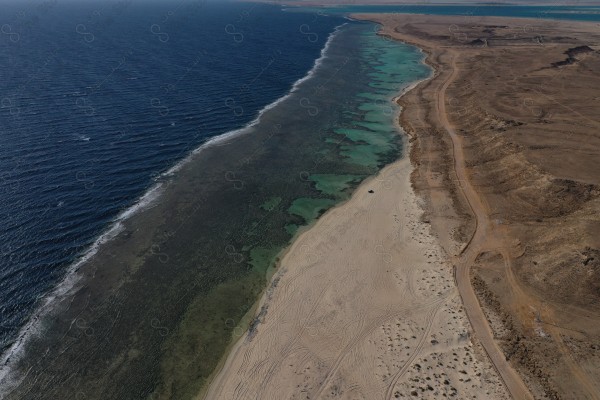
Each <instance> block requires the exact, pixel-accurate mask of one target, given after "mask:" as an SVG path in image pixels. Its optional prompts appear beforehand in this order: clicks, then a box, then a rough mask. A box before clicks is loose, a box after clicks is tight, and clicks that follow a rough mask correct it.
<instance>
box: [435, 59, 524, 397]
mask: <svg viewBox="0 0 600 400" xmlns="http://www.w3.org/2000/svg"><path fill="white" fill-rule="evenodd" d="M448 54H449V55H450V56H451V57H452V72H451V74H450V75H449V76H448V79H446V81H445V82H444V84H443V85H442V87H441V89H440V91H439V92H438V98H437V111H438V115H439V120H440V122H441V123H442V125H443V126H444V128H445V129H446V131H447V132H448V134H449V135H450V138H451V139H452V152H453V156H454V170H455V173H456V178H457V180H458V187H459V188H460V189H461V191H462V193H463V195H464V197H465V199H466V200H467V202H468V203H469V206H470V207H471V210H472V211H473V214H474V216H475V218H476V227H475V232H474V234H473V237H472V238H471V240H470V241H469V242H468V244H467V246H466V247H465V248H463V250H462V251H461V254H459V255H458V256H457V257H456V259H455V268H456V272H455V274H456V275H455V276H456V283H457V286H458V291H459V293H460V295H461V298H462V301H463V305H464V307H465V311H466V313H467V316H468V318H469V321H470V322H471V326H472V328H473V331H474V333H475V335H476V337H477V339H478V340H479V342H480V343H481V345H482V346H483V348H484V349H485V351H486V353H487V355H488V356H489V358H490V360H491V362H492V364H493V365H494V367H495V368H496V370H497V371H498V373H499V374H500V376H501V378H502V380H503V381H504V384H505V385H506V387H507V389H508V391H509V392H510V394H511V396H512V397H513V398H514V399H519V400H520V399H533V396H532V395H531V393H530V392H529V389H528V388H527V386H526V385H525V383H524V382H523V380H522V379H521V377H520V376H519V374H518V373H517V372H516V371H515V370H514V369H513V368H512V366H511V365H510V364H509V362H508V361H507V360H506V358H505V356H504V353H503V352H502V350H501V349H500V348H499V347H498V345H497V344H496V341H495V340H494V335H493V333H492V330H491V329H490V327H489V325H488V322H487V319H486V317H485V315H484V313H483V310H482V308H481V305H480V304H479V301H478V300H477V296H476V295H475V291H474V289H473V286H472V285H471V279H470V268H471V266H472V265H473V264H474V263H475V259H476V258H477V256H478V255H479V254H480V253H481V251H482V250H483V249H484V248H489V247H497V246H493V245H492V246H490V245H491V244H493V243H494V242H496V241H497V240H498V239H497V238H495V237H494V234H493V232H492V230H493V227H492V225H491V221H490V219H489V216H488V210H487V208H486V205H485V203H484V201H483V199H482V198H481V197H480V196H479V194H478V193H477V192H476V191H475V189H474V187H473V185H472V184H471V181H470V178H469V174H468V173H467V170H466V163H465V156H464V152H463V144H462V140H461V138H460V136H458V135H457V134H456V132H455V131H454V128H453V127H452V125H451V124H450V122H449V120H448V115H447V112H446V103H445V100H446V89H447V88H448V86H449V85H450V84H451V83H452V82H453V81H454V80H455V79H456V76H457V74H458V70H457V68H456V61H457V58H458V55H457V53H456V52H454V51H452V50H448Z"/></svg>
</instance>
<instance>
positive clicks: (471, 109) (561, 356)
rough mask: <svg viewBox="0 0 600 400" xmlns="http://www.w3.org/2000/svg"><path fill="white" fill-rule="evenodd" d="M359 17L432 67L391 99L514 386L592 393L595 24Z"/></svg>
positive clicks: (598, 42) (599, 344)
mask: <svg viewBox="0 0 600 400" xmlns="http://www.w3.org/2000/svg"><path fill="white" fill-rule="evenodd" d="M356 17H357V18H364V19H369V20H374V21H377V22H380V23H381V24H382V25H383V28H382V31H381V34H383V35H386V36H388V37H390V38H394V39H398V40H403V41H406V42H408V43H412V44H415V45H417V46H419V47H421V48H422V49H424V50H425V51H426V52H427V53H428V58H427V62H428V63H429V64H430V65H431V66H432V67H433V68H435V70H436V75H435V77H434V78H433V79H431V80H429V81H427V82H424V83H423V84H421V85H420V86H419V87H418V88H417V89H416V90H413V91H411V92H409V93H408V94H407V95H405V96H403V97H402V98H401V99H400V103H401V104H402V106H403V107H404V112H403V114H402V117H401V122H402V125H403V126H404V128H405V129H406V130H407V132H408V133H409V134H410V135H411V137H412V139H411V141H412V144H413V145H412V147H411V148H412V151H411V160H412V162H413V164H414V165H415V166H416V169H415V171H414V173H413V175H412V182H413V185H414V188H415V190H416V191H417V193H418V194H419V195H420V196H421V197H422V198H423V199H425V203H426V206H425V208H426V210H427V211H426V219H427V220H430V221H431V224H432V228H433V232H434V234H435V235H436V237H437V238H438V239H439V241H440V243H441V246H442V248H444V249H445V250H446V253H447V254H449V255H450V256H451V259H452V263H453V264H454V266H455V270H456V274H455V277H456V282H457V285H458V288H459V292H460V295H461V299H462V301H463V305H464V307H465V309H466V312H467V315H468V316H469V320H470V323H471V326H472V328H473V331H474V336H475V338H476V339H477V340H479V341H480V342H481V343H482V345H483V347H484V348H485V350H486V352H487V354H488V356H489V357H490V359H491V360H492V361H493V362H494V365H495V366H496V367H498V366H500V369H499V372H500V374H501V375H502V377H503V381H504V383H505V384H506V385H507V388H508V389H509V391H510V393H511V394H512V396H513V397H514V398H523V397H522V396H527V397H529V396H533V397H534V398H540V399H541V398H552V399H595V398H600V260H599V255H600V250H599V249H600V213H599V210H600V199H599V197H600V186H599V185H600V168H599V167H598V159H599V156H600V133H599V128H600V119H599V118H598V117H599V115H600V105H599V104H600V103H599V100H600V74H598V71H600V53H599V52H598V49H600V26H599V25H598V24H592V23H578V22H558V21H548V20H528V19H506V18H491V17H446V16H444V17H441V16H415V15H377V16H374V15H363V16H356ZM449 204H450V205H451V206H449ZM457 243H460V245H459V247H457ZM498 349H500V351H501V352H502V354H498ZM507 362H508V363H509V364H510V366H507V365H506V363H507ZM510 367H512V368H514V370H516V371H517V372H518V375H519V376H520V377H521V378H522V380H523V382H524V383H525V385H526V386H527V389H528V391H529V392H530V393H525V392H523V391H522V390H523V387H522V386H521V383H520V382H518V378H517V377H516V376H515V374H514V373H513V371H511V370H510ZM517 393H519V394H517Z"/></svg>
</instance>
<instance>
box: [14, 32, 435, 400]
mask: <svg viewBox="0 0 600 400" xmlns="http://www.w3.org/2000/svg"><path fill="white" fill-rule="evenodd" d="M375 28H376V26H375V25H374V24H371V23H362V22H350V23H347V24H346V25H344V26H342V27H340V28H339V30H338V31H337V33H335V34H334V35H333V36H331V37H330V40H329V41H328V43H329V44H328V45H327V46H326V48H325V50H324V52H323V56H322V57H321V59H320V60H319V61H318V63H317V66H316V67H315V68H314V69H313V71H312V72H311V73H310V74H309V76H307V77H306V79H303V80H302V81H301V82H300V83H298V84H297V85H296V86H295V88H294V90H293V91H292V92H291V93H290V94H289V95H288V96H286V97H284V98H282V99H280V100H279V101H278V102H277V103H276V104H273V105H272V107H270V108H268V110H266V111H265V112H264V113H263V114H262V115H261V117H260V119H259V120H258V121H257V123H255V124H253V125H251V126H249V127H247V128H245V129H243V130H241V131H240V132H238V134H237V135H234V136H232V137H231V138H230V139H228V140H225V141H221V142H219V143H218V144H215V145H212V146H209V147H206V148H204V149H203V150H202V151H200V152H198V153H197V154H196V155H195V156H194V157H192V158H191V159H190V161H189V162H187V163H186V164H184V165H183V166H182V167H181V169H180V170H179V171H178V172H176V173H175V174H173V175H172V176H168V177H167V178H166V179H165V182H164V190H163V191H162V194H161V195H160V197H159V198H158V199H157V200H156V201H155V202H154V203H153V204H152V207H150V208H147V209H144V210H142V211H140V212H139V213H138V214H136V215H134V216H133V217H131V218H130V219H129V220H126V221H124V223H123V231H122V232H121V233H120V234H119V235H118V236H116V237H115V238H114V239H113V240H111V241H109V242H108V243H106V244H105V245H103V246H101V248H100V249H99V251H98V253H97V254H96V255H95V256H94V257H93V258H92V259H90V261H89V262H87V263H86V264H85V265H83V266H82V267H81V268H80V271H79V275H80V276H81V280H80V281H79V282H78V283H77V284H76V285H75V286H74V287H73V289H72V290H71V291H70V292H68V293H66V294H64V295H61V296H59V297H58V298H57V299H56V300H55V302H54V303H55V304H54V308H53V311H52V312H50V313H49V314H47V315H45V316H43V317H42V318H41V324H40V325H41V326H42V331H43V333H44V334H43V335H40V336H36V337H32V338H30V339H29V341H27V343H26V345H25V347H24V353H22V354H23V355H24V356H23V357H22V358H20V359H17V360H16V361H14V369H13V371H15V372H16V373H17V375H18V374H19V373H24V372H25V371H27V379H25V380H23V381H22V382H21V384H20V385H18V386H17V387H16V388H15V390H14V391H13V392H12V393H11V394H10V395H9V396H7V398H9V399H13V398H14V399H18V398H23V397H27V398H35V399H38V398H39V399H45V398H52V399H54V398H70V397H73V393H76V394H77V396H76V397H77V398H82V399H95V398H99V399H106V398H118V399H129V398H177V399H187V398H193V397H194V395H195V394H197V393H198V391H199V390H200V389H201V388H202V386H203V385H204V384H205V382H206V380H207V379H208V377H209V376H210V374H211V372H212V371H213V370H214V368H215V366H216V365H217V363H218V362H219V360H220V359H221V357H222V356H223V354H224V352H225V350H226V348H227V346H228V345H230V344H231V343H232V341H233V340H235V339H237V338H239V337H240V335H242V334H244V331H245V329H246V328H248V327H249V328H250V334H251V333H252V332H253V331H254V330H255V329H259V330H260V329H261V318H264V317H265V314H261V316H260V317H259V318H258V319H256V320H253V319H252V315H253V313H252V306H253V304H255V301H256V300H257V299H258V297H259V296H260V294H261V293H262V291H263V290H264V288H265V286H266V284H267V283H268V279H269V272H270V271H272V270H273V268H274V266H275V265H276V263H277V257H278V255H279V254H280V252H281V251H282V249H284V248H285V247H286V246H287V245H289V243H290V241H291V240H292V239H293V236H294V234H295V233H296V232H297V230H298V228H299V227H302V226H307V225H308V224H310V223H312V222H314V220H315V219H316V218H318V217H319V216H320V215H321V214H322V213H323V212H325V211H326V210H327V209H329V208H331V207H333V206H334V205H335V204H338V203H339V202H340V201H343V200H345V199H347V198H348V197H349V196H350V194H351V192H352V189H353V188H355V187H356V185H358V184H359V183H360V182H361V181H362V180H363V179H365V178H366V177H367V176H370V175H373V174H375V173H376V172H377V171H378V170H379V169H381V168H382V167H383V166H384V165H386V164H388V163H389V162H391V161H393V160H395V159H397V158H398V157H400V156H401V155H402V143H403V139H402V136H401V135H400V134H399V132H398V131H397V130H396V127H395V118H396V116H397V112H398V109H397V107H396V106H395V105H394V104H393V102H392V99H393V97H394V96H396V95H398V93H400V91H401V90H402V89H403V88H405V87H406V86H408V85H410V84H411V83H413V82H415V81H417V80H420V79H423V78H425V77H427V76H428V75H429V69H428V68H427V67H426V66H425V65H424V64H422V59H423V54H422V53H421V52H420V51H419V50H418V49H416V48H414V47H411V46H408V45H405V44H402V43H398V42H393V41H389V40H386V39H384V38H382V37H379V36H377V35H376V33H375V32H376V29H375ZM281 267H282V268H285V266H281ZM266 317H267V318H268V312H267V314H266ZM182 366H184V367H182Z"/></svg>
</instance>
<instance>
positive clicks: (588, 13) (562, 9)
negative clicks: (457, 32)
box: [288, 4, 600, 21]
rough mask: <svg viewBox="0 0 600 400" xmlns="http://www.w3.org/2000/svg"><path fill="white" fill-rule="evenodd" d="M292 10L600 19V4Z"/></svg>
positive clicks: (345, 6)
mask: <svg viewBox="0 0 600 400" xmlns="http://www.w3.org/2000/svg"><path fill="white" fill-rule="evenodd" d="M288 10H289V11H302V12H317V13H321V14H351V13H406V14H432V15H465V16H470V15H472V16H497V17H520V18H543V19H569V20H577V21H600V6H597V7H594V6H566V5H565V6H519V5H487V4H485V5H484V4H471V5H415V4H407V5H343V6H332V7H319V8H317V7H302V8H289V9H288Z"/></svg>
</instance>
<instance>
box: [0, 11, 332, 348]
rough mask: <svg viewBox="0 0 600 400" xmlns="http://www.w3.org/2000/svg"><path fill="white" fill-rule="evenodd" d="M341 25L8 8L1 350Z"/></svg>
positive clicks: (0, 125) (282, 17) (216, 14)
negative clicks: (171, 172) (131, 214)
mask: <svg viewBox="0 0 600 400" xmlns="http://www.w3.org/2000/svg"><path fill="white" fill-rule="evenodd" d="M340 23H341V19H340V18H338V17H315V16H314V15H312V14H300V13H285V12H282V11H281V9H280V7H277V6H268V5H257V4H249V3H230V2H223V1H212V2H210V1H209V2H205V1H173V2H167V1H162V2H146V1H144V2H140V1H137V2H132V1H101V2H99V1H86V2H79V1H70V2H69V1H52V0H50V1H43V2H41V1H30V2H20V1H19V2H15V3H13V4H6V3H5V2H3V3H1V4H0V27H1V33H0V99H1V109H0V203H1V207H0V351H1V350H3V349H5V348H6V347H7V346H8V345H9V344H10V342H11V341H12V340H13V339H14V337H15V335H16V334H17V332H18V330H19V328H20V327H21V326H22V325H23V324H24V323H25V322H26V320H27V318H28V316H29V315H30V314H31V312H32V310H33V308H34V307H35V305H36V303H37V302H38V301H39V299H40V297H42V296H44V294H45V293H47V292H48V291H49V290H50V289H51V288H52V287H53V286H54V285H55V284H56V283H57V282H58V281H59V280H60V279H61V278H62V277H63V276H64V274H65V273H66V271H67V270H68V268H69V266H70V265H72V264H73V263H74V262H76V261H77V260H78V259H80V258H81V257H83V256H84V255H85V254H86V253H87V252H89V251H90V247H91V246H92V245H93V244H94V242H95V241H96V240H97V238H98V237H99V235H101V234H102V233H103V232H105V231H106V230H107V229H108V228H109V227H110V226H111V224H112V223H113V222H114V221H115V220H116V219H118V218H119V217H122V216H123V215H122V213H123V212H124V211H125V210H127V209H128V208H129V207H131V206H132V205H134V204H135V203H136V201H137V200H138V199H139V198H140V196H142V195H143V194H144V192H145V191H146V190H148V189H149V188H150V187H152V185H153V184H154V182H155V181H156V180H157V179H159V176H160V174H161V173H164V172H165V171H167V170H168V169H169V168H171V167H172V166H173V165H174V164H176V163H177V162H178V160H181V159H182V158H184V157H185V155H186V154H187V153H188V152H190V151H191V150H193V149H195V148H196V147H198V146H199V145H200V144H201V143H202V142H204V141H206V140H207V139H208V138H210V137H213V136H215V135H219V134H222V133H224V132H227V131H230V130H232V129H236V128H240V127H242V126H243V125H245V124H247V123H248V122H249V121H251V120H252V119H254V118H255V117H256V115H257V113H258V112H259V110H261V109H262V108H263V107H264V106H265V105H267V104H269V103H271V102H273V101H274V100H276V99H277V98H279V97H281V96H282V95H284V94H285V93H287V92H288V91H289V90H290V88H291V86H292V84H293V83H294V82H295V81H296V80H298V79H299V78H301V77H303V76H304V75H305V74H306V73H307V71H308V70H309V69H310V68H311V67H312V65H313V63H314V61H315V59H316V58H317V57H318V56H319V54H320V51H321V48H322V47H323V45H324V43H325V41H326V40H327V37H328V35H329V34H330V33H331V32H332V31H333V30H334V28H335V26H337V25H339V24H340Z"/></svg>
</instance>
